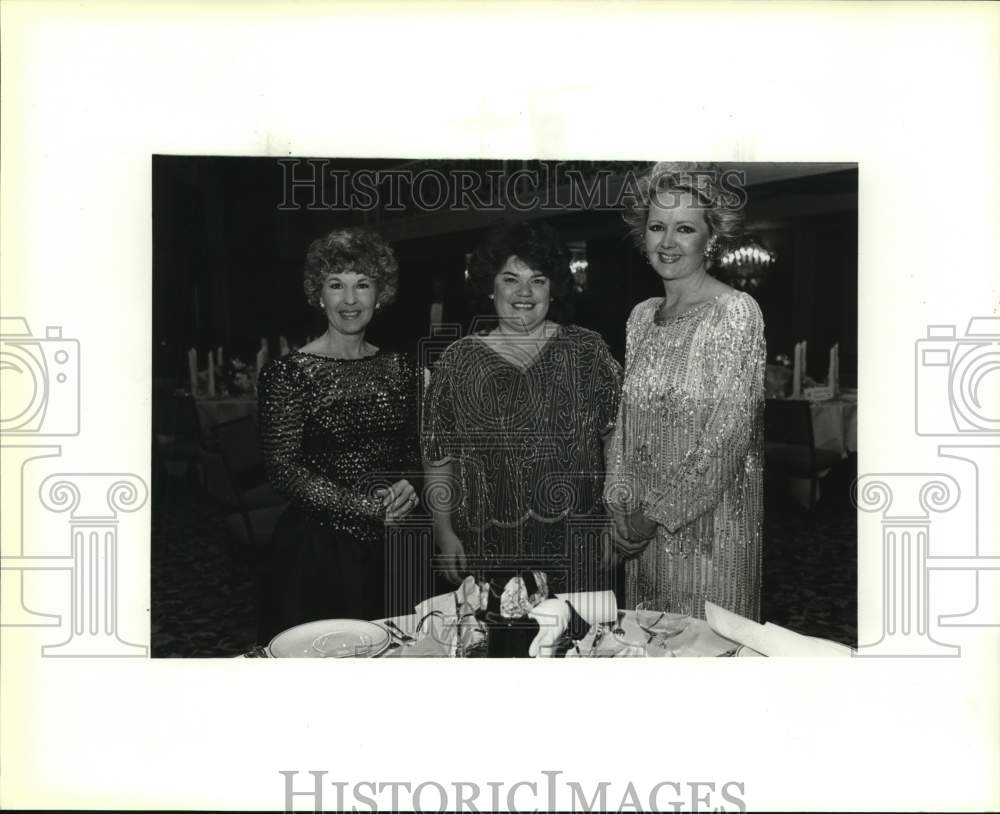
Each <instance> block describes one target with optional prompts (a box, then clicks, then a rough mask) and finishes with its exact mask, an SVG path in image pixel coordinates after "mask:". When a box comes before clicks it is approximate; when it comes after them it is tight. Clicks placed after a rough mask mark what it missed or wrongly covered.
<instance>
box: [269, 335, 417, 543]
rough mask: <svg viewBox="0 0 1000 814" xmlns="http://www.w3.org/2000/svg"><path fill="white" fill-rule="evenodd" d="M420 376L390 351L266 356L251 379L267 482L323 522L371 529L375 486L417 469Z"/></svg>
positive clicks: (375, 522) (378, 509)
mask: <svg viewBox="0 0 1000 814" xmlns="http://www.w3.org/2000/svg"><path fill="white" fill-rule="evenodd" d="M419 383H420V376H419V374H418V372H417V368H416V366H415V364H414V363H413V362H412V360H410V359H409V358H408V357H407V356H405V355H403V354H399V353H386V352H379V353H376V354H375V355H374V356H368V357H365V358H362V359H332V358H330V357H326V356H320V355H317V354H311V353H302V352H296V353H292V354H290V355H288V356H284V357H282V358H280V359H276V360H274V361H273V362H272V363H271V364H270V365H268V366H267V367H266V368H265V369H264V370H263V371H262V373H261V377H260V382H259V387H258V392H259V399H258V401H259V414H260V433H261V445H262V448H263V453H264V461H265V463H266V465H267V471H268V477H269V478H270V480H271V483H272V484H273V485H274V487H275V488H276V489H278V490H279V491H280V492H282V493H283V494H285V495H287V496H288V497H289V499H290V500H291V501H292V502H293V504H295V505H296V506H297V507H298V508H299V509H301V510H303V511H305V512H307V513H309V514H310V515H312V516H313V517H315V518H316V519H318V520H319V521H320V522H321V523H322V524H323V525H324V526H327V527H329V528H331V529H334V530H339V531H343V532H345V533H347V534H351V535H355V536H371V535H372V533H373V532H375V531H377V530H378V529H379V527H380V521H382V520H383V519H384V517H385V509H384V507H383V506H382V499H381V498H380V497H377V496H376V495H375V491H376V490H377V489H379V488H380V487H383V486H387V485H389V484H391V483H393V482H395V481H396V480H399V479H400V478H401V477H407V476H408V477H410V478H412V477H414V473H418V472H419V470H420V457H419V440H418V434H417V422H418V420H417V410H418V403H419ZM414 485H416V484H414Z"/></svg>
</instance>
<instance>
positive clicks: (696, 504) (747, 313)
mask: <svg viewBox="0 0 1000 814" xmlns="http://www.w3.org/2000/svg"><path fill="white" fill-rule="evenodd" d="M697 352H700V353H701V354H702V362H701V363H702V364H703V365H705V366H708V365H711V366H713V368H712V371H711V374H710V377H711V380H714V383H715V384H714V387H713V388H711V389H710V390H709V392H707V393H706V397H709V396H710V397H711V398H712V403H711V405H710V406H709V408H708V410H709V412H708V417H707V420H706V422H705V424H704V426H703V428H702V430H701V432H700V434H699V437H698V439H697V441H696V443H695V444H693V445H692V446H691V447H690V448H689V450H688V451H687V453H686V454H685V455H684V456H683V457H682V458H681V460H680V461H673V462H666V461H665V462H664V463H663V465H664V466H665V468H666V471H665V473H664V474H665V477H664V478H663V479H662V481H661V483H663V484H665V486H664V487H663V488H661V489H659V490H658V491H656V492H655V493H650V494H647V495H646V497H645V500H644V508H645V512H646V515H647V516H648V517H649V518H650V519H652V520H654V521H656V522H657V523H659V524H661V525H662V526H664V527H665V528H666V529H667V530H668V531H670V532H671V533H676V532H677V531H678V530H679V529H680V528H682V527H683V526H685V525H687V524H689V523H691V522H692V521H694V520H695V519H697V518H698V517H700V516H701V515H703V514H704V513H706V512H708V511H710V510H711V509H712V508H713V507H714V506H716V505H717V504H718V503H719V501H720V499H721V497H722V494H723V492H724V491H725V490H726V489H727V488H728V487H730V485H731V484H732V483H733V480H734V478H736V476H737V474H738V473H739V471H740V470H741V469H742V468H743V467H744V466H745V463H746V459H747V454H748V451H749V449H750V445H751V443H753V441H754V439H755V438H756V437H757V434H758V432H759V429H758V428H759V425H760V422H761V419H762V415H763V407H764V363H765V353H764V324H763V319H762V318H761V314H760V309H759V308H758V307H757V304H756V302H754V301H753V299H751V298H750V297H749V296H746V295H736V296H732V297H730V298H728V300H727V302H726V303H725V307H724V309H723V313H722V318H721V320H720V322H719V324H717V325H716V326H715V327H714V329H713V331H712V334H711V336H710V337H709V338H708V339H707V340H706V342H705V344H704V346H703V347H702V348H701V349H699V350H698V351H697ZM707 379H709V377H707V376H706V380H707ZM712 390H714V393H712V392H711V391H712Z"/></svg>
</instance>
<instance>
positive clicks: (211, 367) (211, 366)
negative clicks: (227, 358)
mask: <svg viewBox="0 0 1000 814" xmlns="http://www.w3.org/2000/svg"><path fill="white" fill-rule="evenodd" d="M208 395H209V396H211V397H213V398H214V397H215V360H214V359H213V358H212V351H209V352H208Z"/></svg>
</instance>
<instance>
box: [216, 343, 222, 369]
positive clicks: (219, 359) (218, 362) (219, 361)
mask: <svg viewBox="0 0 1000 814" xmlns="http://www.w3.org/2000/svg"><path fill="white" fill-rule="evenodd" d="M215 364H216V366H217V367H218V368H219V371H220V372H221V371H222V345H219V347H217V348H216V349H215Z"/></svg>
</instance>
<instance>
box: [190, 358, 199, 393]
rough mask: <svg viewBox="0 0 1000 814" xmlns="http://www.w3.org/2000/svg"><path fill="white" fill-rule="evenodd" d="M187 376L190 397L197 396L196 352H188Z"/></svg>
mask: <svg viewBox="0 0 1000 814" xmlns="http://www.w3.org/2000/svg"><path fill="white" fill-rule="evenodd" d="M188 374H189V375H190V376H191V395H192V396H196V395H198V351H196V350H195V349H194V348H191V349H190V350H188Z"/></svg>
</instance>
